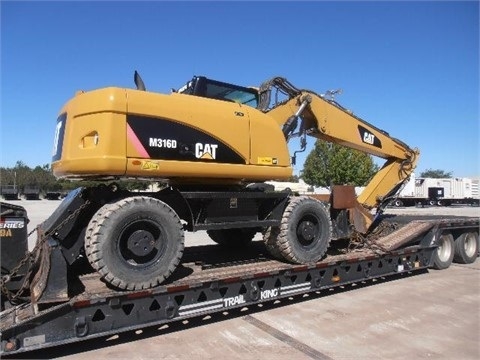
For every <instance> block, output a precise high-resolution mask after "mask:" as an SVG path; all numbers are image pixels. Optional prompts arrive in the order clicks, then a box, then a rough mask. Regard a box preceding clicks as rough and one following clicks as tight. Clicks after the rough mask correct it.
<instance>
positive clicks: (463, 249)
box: [453, 231, 478, 264]
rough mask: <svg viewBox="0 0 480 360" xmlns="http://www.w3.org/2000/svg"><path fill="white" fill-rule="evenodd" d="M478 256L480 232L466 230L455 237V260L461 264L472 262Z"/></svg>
mask: <svg viewBox="0 0 480 360" xmlns="http://www.w3.org/2000/svg"><path fill="white" fill-rule="evenodd" d="M477 256H478V233H476V232H474V231H472V232H466V233H463V234H461V235H460V236H459V237H457V238H456V239H455V255H454V257H453V261H455V262H457V263H460V264H471V263H473V262H474V261H475V260H476V259H477Z"/></svg>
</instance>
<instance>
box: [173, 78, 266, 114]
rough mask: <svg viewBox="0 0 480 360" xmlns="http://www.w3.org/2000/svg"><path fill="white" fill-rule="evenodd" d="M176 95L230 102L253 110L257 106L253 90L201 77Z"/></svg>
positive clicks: (255, 94)
mask: <svg viewBox="0 0 480 360" xmlns="http://www.w3.org/2000/svg"><path fill="white" fill-rule="evenodd" d="M178 93H180V94H188V95H196V96H203V97H207V98H210V99H217V100H224V101H231V102H236V103H239V104H243V105H248V106H251V107H254V108H256V107H257V105H258V93H257V91H256V90H255V89H250V88H246V87H243V86H238V85H233V84H227V83H224V82H220V81H216V80H211V79H207V78H206V77H201V76H197V77H194V78H193V80H192V81H189V82H188V83H187V84H186V85H185V86H183V87H182V88H180V89H179V90H178Z"/></svg>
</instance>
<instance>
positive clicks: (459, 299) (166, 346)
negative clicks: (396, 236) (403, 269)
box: [16, 200, 480, 360]
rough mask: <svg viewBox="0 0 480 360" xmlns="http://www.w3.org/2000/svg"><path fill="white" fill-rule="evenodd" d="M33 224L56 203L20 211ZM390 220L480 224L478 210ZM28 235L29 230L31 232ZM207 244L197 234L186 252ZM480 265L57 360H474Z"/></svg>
mask: <svg viewBox="0 0 480 360" xmlns="http://www.w3.org/2000/svg"><path fill="white" fill-rule="evenodd" d="M16 203H17V204H19V205H22V206H24V207H25V208H26V209H27V210H28V213H29V217H30V219H31V222H30V226H29V228H32V227H33V225H36V224H38V223H40V222H41V221H42V220H43V219H44V217H45V216H46V215H47V214H49V213H51V212H52V210H54V208H55V207H56V206H57V205H58V203H59V202H48V201H43V200H41V201H35V202H34V201H18V202H16ZM389 212H391V213H408V214H411V213H417V214H418V213H421V214H440V215H441V214H446V215H462V216H474V217H479V215H480V209H479V208H478V207H476V208H474V207H455V208H453V207H451V208H425V209H416V208H404V209H392V210H389ZM31 226H32V227H31ZM205 242H209V240H208V238H207V237H206V236H205V234H204V233H202V232H200V233H197V234H194V235H190V236H189V237H188V238H187V244H190V245H199V244H201V243H205ZM479 339H480V260H479V259H477V261H476V262H475V263H473V264H470V265H456V264H454V265H452V266H451V267H450V268H449V269H446V270H442V271H434V270H431V271H429V272H427V273H424V274H420V275H416V276H411V277H401V278H396V279H394V280H391V281H380V282H377V283H375V284H373V285H371V286H362V287H358V286H357V287H355V288H353V289H352V288H351V287H347V288H345V289H338V290H335V291H324V292H322V293H321V294H315V295H312V296H308V297H305V298H301V297H300V298H299V297H296V298H293V300H282V301H281V303H279V304H276V305H274V304H269V305H264V306H263V307H261V308H260V307H258V306H253V307H251V308H250V309H244V310H243V311H231V312H229V313H227V314H218V315H214V316H212V317H211V318H208V319H205V320H201V319H196V320H194V321H190V322H178V323H173V324H171V325H169V326H164V327H161V328H153V329H151V328H150V329H145V330H144V331H143V332H139V333H127V334H122V335H121V336H119V337H113V338H110V339H98V340H93V341H88V342H83V343H77V344H73V345H68V346H63V347H57V348H53V349H49V350H46V351H43V352H37V353H30V354H28V357H29V358H31V357H43V358H63V359H104V358H119V359H153V358H157V359H158V358H160V359H278V360H281V359H407V358H408V359H429V358H431V359H472V360H473V359H479V358H480V345H479Z"/></svg>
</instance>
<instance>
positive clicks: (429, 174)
mask: <svg viewBox="0 0 480 360" xmlns="http://www.w3.org/2000/svg"><path fill="white" fill-rule="evenodd" d="M420 177H424V178H435V179H440V178H451V177H452V172H451V171H444V170H440V169H427V170H425V171H423V172H422V173H420Z"/></svg>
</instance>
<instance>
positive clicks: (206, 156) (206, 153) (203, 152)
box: [195, 143, 218, 160]
mask: <svg viewBox="0 0 480 360" xmlns="http://www.w3.org/2000/svg"><path fill="white" fill-rule="evenodd" d="M217 148H218V145H217V144H202V143H196V144H195V157H196V158H197V159H202V160H215V159H216V158H217Z"/></svg>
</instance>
